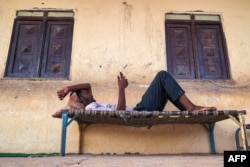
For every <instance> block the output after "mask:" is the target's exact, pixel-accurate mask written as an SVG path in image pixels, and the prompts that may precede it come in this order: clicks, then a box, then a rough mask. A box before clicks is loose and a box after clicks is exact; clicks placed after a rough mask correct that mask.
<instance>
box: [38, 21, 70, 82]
mask: <svg viewBox="0 0 250 167" xmlns="http://www.w3.org/2000/svg"><path fill="white" fill-rule="evenodd" d="M72 35H73V22H70V21H66V22H64V21H48V23H47V30H46V37H45V47H44V52H43V60H42V69H41V77H59V78H65V77H68V74H69V67H70V55H71V45H72Z"/></svg>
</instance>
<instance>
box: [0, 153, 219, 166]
mask: <svg viewBox="0 0 250 167" xmlns="http://www.w3.org/2000/svg"><path fill="white" fill-rule="evenodd" d="M223 166H224V160H223V155H211V154H205V155H203V154H202V155H85V154H83V155H66V156H65V157H61V156H50V157H25V158H21V157H15V158H14V157H3V158H0V167H223Z"/></svg>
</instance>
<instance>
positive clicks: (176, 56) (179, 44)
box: [166, 23, 195, 79]
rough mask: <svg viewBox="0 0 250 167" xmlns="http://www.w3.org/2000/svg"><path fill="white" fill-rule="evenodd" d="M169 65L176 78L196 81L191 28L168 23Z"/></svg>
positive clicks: (185, 25)
mask: <svg viewBox="0 0 250 167" xmlns="http://www.w3.org/2000/svg"><path fill="white" fill-rule="evenodd" d="M166 35H167V36H166V39H167V41H166V43H167V55H168V56H167V65H168V71H169V72H170V73H171V74H172V75H173V76H174V77H175V78H182V79H194V78H195V69H194V68H195V61H194V56H193V44H192V35H191V26H190V25H189V24H168V23H166Z"/></svg>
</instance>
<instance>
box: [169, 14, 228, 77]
mask: <svg viewBox="0 0 250 167" xmlns="http://www.w3.org/2000/svg"><path fill="white" fill-rule="evenodd" d="M168 14H170V15H171V14H173V15H175V16H177V19H173V18H170V19H168V18H167V15H168ZM178 15H180V17H179V16H178ZM197 15H200V16H201V15H202V16H206V15H207V16H218V17H219V20H217V21H215V20H195V16H197ZM181 16H190V19H188V18H187V17H186V18H185V19H180V18H181ZM170 17H171V16H170ZM178 17H179V18H178ZM220 18H221V17H220V15H212V14H190V13H188V14H187V13H179V14H176V13H166V19H165V35H166V56H167V59H166V60H167V70H168V71H169V72H170V73H171V74H172V75H173V76H174V77H175V78H177V79H211V80H230V79H231V73H230V64H229V57H228V51H227V44H226V40H225V35H224V31H223V26H222V22H221V19H220ZM169 25H182V26H188V25H189V26H190V33H191V36H190V37H191V38H192V39H191V45H192V46H191V48H192V50H193V52H192V53H193V60H190V61H194V67H190V68H192V69H194V74H193V76H191V77H179V76H175V75H174V73H173V66H174V64H172V58H173V57H172V56H170V54H169V50H170V49H169V48H170V44H171V42H170V39H169V36H168V31H169V30H168V29H169V27H168V26H169ZM203 25H209V26H214V25H216V26H218V31H220V45H221V47H220V48H219V49H222V52H223V55H222V56H220V59H221V58H222V57H223V64H224V67H225V69H222V70H224V71H223V72H224V73H225V76H223V77H222V78H211V77H207V78H206V77H204V76H203V75H202V74H201V73H202V70H201V68H204V66H202V65H201V64H202V63H201V60H200V59H201V56H198V54H199V51H198V49H199V48H198V45H200V43H198V37H197V36H198V35H199V34H198V33H199V32H198V30H197V27H198V26H203ZM203 71H204V70H203ZM191 75H192V74H191Z"/></svg>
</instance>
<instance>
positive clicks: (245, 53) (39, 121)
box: [0, 0, 250, 154]
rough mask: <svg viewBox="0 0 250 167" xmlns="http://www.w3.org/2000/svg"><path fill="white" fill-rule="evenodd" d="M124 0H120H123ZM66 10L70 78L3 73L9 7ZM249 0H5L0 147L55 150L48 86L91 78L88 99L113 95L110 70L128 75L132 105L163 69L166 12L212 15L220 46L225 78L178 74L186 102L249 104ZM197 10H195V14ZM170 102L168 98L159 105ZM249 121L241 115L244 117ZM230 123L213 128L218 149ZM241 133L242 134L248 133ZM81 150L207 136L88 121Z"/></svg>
mask: <svg viewBox="0 0 250 167" xmlns="http://www.w3.org/2000/svg"><path fill="white" fill-rule="evenodd" d="M125 2H126V3H125ZM46 8H49V9H58V10H64V9H73V10H74V11H75V25H74V37H73V47H72V59H71V60H72V61H71V69H70V80H63V81H62V80H44V79H32V80H28V79H9V78H4V77H3V76H4V70H5V65H6V61H7V56H8V49H9V45H10V38H11V33H12V26H13V20H14V18H15V14H16V11H17V10H23V9H46ZM249 9H250V2H249V1H248V0H230V1H228V0H220V1H217V0H210V1H207V2H205V1H200V0H178V1H175V2H173V1H171V0H128V1H123V0H105V1H104V0H70V1H68V0H60V1H59V0H58V1H55V0H24V1H19V0H10V1H3V2H1V5H0V30H1V31H0V32H1V33H0V50H1V54H0V62H1V63H2V65H1V66H0V77H1V80H0V92H1V95H0V117H1V121H0V153H3V152H8V153H9V152H13V153H16V152H23V153H41V152H45V153H50V152H58V151H59V147H60V137H61V121H60V119H54V118H52V117H51V114H52V113H53V112H54V111H55V110H57V109H59V108H60V107H62V106H64V105H65V104H66V102H67V100H63V101H59V100H58V99H57V97H56V91H57V90H58V89H59V88H61V87H62V86H66V85H71V84H76V83H80V82H90V83H92V84H93V92H94V94H95V98H96V100H98V101H102V102H112V103H116V102H117V94H118V93H117V85H116V83H117V82H116V75H117V74H118V72H119V71H123V73H124V74H125V75H126V77H127V78H128V80H129V82H130V85H129V87H128V88H127V90H126V93H127V103H128V105H131V106H134V105H135V104H136V103H137V102H138V101H139V100H140V97H141V95H142V94H143V92H144V91H145V89H146V88H147V86H148V84H149V83H150V81H151V80H152V78H153V77H154V75H155V73H156V72H157V71H159V70H162V69H166V51H165V48H166V47H165V31H164V19H165V13H167V12H176V13H179V12H190V13H194V12H195V13H197V11H199V12H201V11H202V12H201V13H206V14H220V15H221V17H222V24H223V29H224V33H225V36H226V42H227V46H228V54H229V59H230V65H231V74H232V80H231V81H214V82H211V81H205V80H202V81H201V80H200V81H186V80H178V82H179V83H180V84H181V85H182V86H183V88H184V89H185V90H186V92H187V96H188V97H190V99H192V101H193V102H194V103H197V104H199V105H206V106H210V105H211V106H216V107H217V108H218V109H246V110H249V109H250V103H249V95H250V93H249V90H250V88H249V82H250V74H249V71H248V70H249V65H250V58H249V56H250V55H249V53H250V47H249V45H250V39H249V37H248V36H249V35H250V29H249V26H250V20H249V18H248V16H249V15H250V10H249ZM199 12H198V13H199ZM173 109H175V108H174V107H173V106H172V105H171V104H168V105H167V106H166V110H173ZM245 118H246V122H250V116H249V114H248V115H247V116H246V117H245ZM236 128H237V125H236V124H235V123H234V122H233V121H231V120H226V121H223V122H219V123H217V124H216V127H215V138H216V149H217V152H218V153H223V151H224V150H233V149H236V148H235V141H234V132H235V130H236ZM78 135H79V133H78V127H77V124H76V123H73V124H72V125H70V126H69V128H68V135H67V152H71V153H76V152H77V151H78V138H79V136H78ZM248 137H250V136H249V135H248ZM83 152H84V153H96V154H99V153H118V154H122V153H125V152H130V153H136V152H139V153H142V154H158V153H197V152H198V153H208V152H210V147H209V138H208V135H207V132H206V130H205V129H204V128H203V127H202V126H200V125H189V126H186V125H164V126H155V127H152V128H151V129H150V130H148V129H146V128H134V127H124V126H112V125H105V126H103V125H91V126H90V127H88V128H87V129H86V130H85V133H84V136H83Z"/></svg>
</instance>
